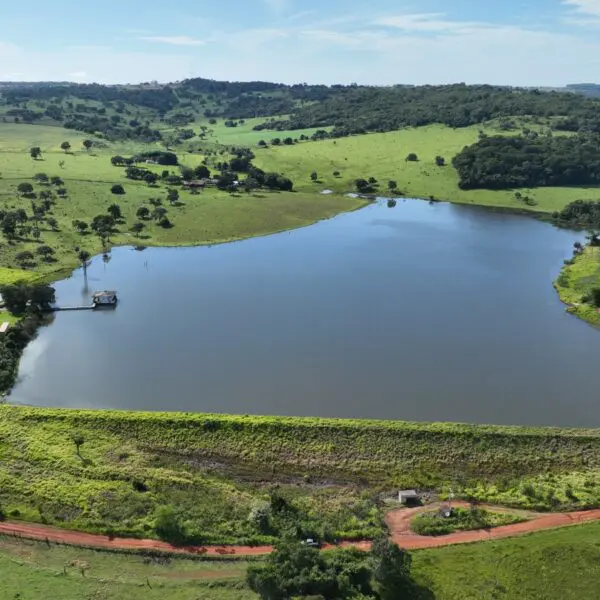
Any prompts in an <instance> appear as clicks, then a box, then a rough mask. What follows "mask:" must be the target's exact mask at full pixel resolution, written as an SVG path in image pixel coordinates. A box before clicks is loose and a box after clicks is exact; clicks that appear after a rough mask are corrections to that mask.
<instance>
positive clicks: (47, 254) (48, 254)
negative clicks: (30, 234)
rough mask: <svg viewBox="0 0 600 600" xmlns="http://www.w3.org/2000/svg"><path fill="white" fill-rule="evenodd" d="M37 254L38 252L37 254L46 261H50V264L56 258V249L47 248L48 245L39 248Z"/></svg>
mask: <svg viewBox="0 0 600 600" xmlns="http://www.w3.org/2000/svg"><path fill="white" fill-rule="evenodd" d="M35 252H36V254H39V255H40V256H41V257H42V258H43V259H44V260H45V261H48V262H49V261H50V260H51V259H52V257H53V256H54V248H51V247H50V246H46V245H43V246H38V248H37V250H36V251H35Z"/></svg>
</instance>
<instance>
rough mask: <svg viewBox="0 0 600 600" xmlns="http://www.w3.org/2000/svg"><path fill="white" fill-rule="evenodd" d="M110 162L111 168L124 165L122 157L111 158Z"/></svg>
mask: <svg viewBox="0 0 600 600" xmlns="http://www.w3.org/2000/svg"><path fill="white" fill-rule="evenodd" d="M110 162H111V163H112V165H113V167H121V166H123V165H124V164H125V159H124V158H123V157H122V156H120V155H117V156H113V157H112V158H111V159H110Z"/></svg>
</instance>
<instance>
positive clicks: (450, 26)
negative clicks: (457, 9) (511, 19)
mask: <svg viewBox="0 0 600 600" xmlns="http://www.w3.org/2000/svg"><path fill="white" fill-rule="evenodd" d="M444 17H445V15H444V14H443V13H418V14H410V15H395V16H388V17H380V18H379V19H375V21H373V25H380V26H383V27H393V28H396V29H401V30H403V31H419V32H431V33H436V32H448V31H461V30H464V29H472V28H475V27H482V26H483V27H485V26H486V25H485V24H482V23H474V22H463V21H452V20H448V19H445V18H444Z"/></svg>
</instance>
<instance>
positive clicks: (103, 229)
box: [90, 215, 115, 238]
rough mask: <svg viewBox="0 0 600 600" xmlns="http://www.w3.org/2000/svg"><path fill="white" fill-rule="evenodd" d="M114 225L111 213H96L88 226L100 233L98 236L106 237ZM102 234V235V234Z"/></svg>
mask: <svg viewBox="0 0 600 600" xmlns="http://www.w3.org/2000/svg"><path fill="white" fill-rule="evenodd" d="M114 226H115V219H114V218H113V217H112V215H96V216H95V217H94V218H93V219H92V224H91V225H90V227H91V228H92V230H93V231H94V232H95V233H97V234H98V235H100V237H106V238H107V237H108V235H109V234H110V233H111V231H112V229H113V227H114ZM102 234H104V236H103V235H102Z"/></svg>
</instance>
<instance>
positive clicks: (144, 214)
mask: <svg viewBox="0 0 600 600" xmlns="http://www.w3.org/2000/svg"><path fill="white" fill-rule="evenodd" d="M135 214H136V216H137V218H138V219H147V218H148V216H149V215H150V209H149V208H148V207H147V206H140V207H139V208H138V209H137V211H136V213H135Z"/></svg>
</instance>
